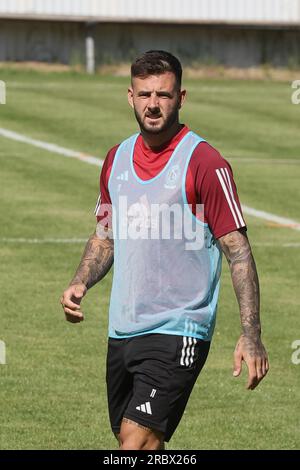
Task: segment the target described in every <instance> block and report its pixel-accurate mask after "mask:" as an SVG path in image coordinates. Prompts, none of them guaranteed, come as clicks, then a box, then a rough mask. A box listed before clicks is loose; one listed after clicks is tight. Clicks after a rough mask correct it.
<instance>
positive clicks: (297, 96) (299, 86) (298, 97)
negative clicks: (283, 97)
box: [291, 80, 300, 104]
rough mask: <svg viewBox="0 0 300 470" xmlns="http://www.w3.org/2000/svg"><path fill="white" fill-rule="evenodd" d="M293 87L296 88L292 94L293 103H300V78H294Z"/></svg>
mask: <svg viewBox="0 0 300 470" xmlns="http://www.w3.org/2000/svg"><path fill="white" fill-rule="evenodd" d="M292 88H295V91H294V92H293V93H292V96H291V100H292V103H293V104H300V80H294V81H293V82H292Z"/></svg>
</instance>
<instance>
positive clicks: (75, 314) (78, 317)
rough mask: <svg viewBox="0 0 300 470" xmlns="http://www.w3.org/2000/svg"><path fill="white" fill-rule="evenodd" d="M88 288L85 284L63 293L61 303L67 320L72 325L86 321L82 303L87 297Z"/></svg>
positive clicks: (72, 286) (74, 285) (76, 285)
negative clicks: (81, 306) (81, 307)
mask: <svg viewBox="0 0 300 470" xmlns="http://www.w3.org/2000/svg"><path fill="white" fill-rule="evenodd" d="M86 291H87V288H86V286H85V285H84V284H82V283H79V284H73V285H71V286H69V287H68V289H66V290H65V292H64V293H63V295H62V297H61V299H60V303H61V304H62V306H63V310H64V312H65V315H66V320H68V321H69V322H71V323H78V322H81V321H83V320H84V316H83V313H82V311H81V309H80V302H81V300H82V298H83V297H84V296H85V294H86Z"/></svg>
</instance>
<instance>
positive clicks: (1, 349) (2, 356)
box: [0, 340, 6, 364]
mask: <svg viewBox="0 0 300 470" xmlns="http://www.w3.org/2000/svg"><path fill="white" fill-rule="evenodd" d="M0 364H6V346H5V343H4V341H1V340H0Z"/></svg>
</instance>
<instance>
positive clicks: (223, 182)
mask: <svg viewBox="0 0 300 470" xmlns="http://www.w3.org/2000/svg"><path fill="white" fill-rule="evenodd" d="M216 173H217V176H218V178H219V181H220V183H221V186H222V189H223V191H224V194H225V197H226V199H227V202H228V205H229V208H230V210H231V213H232V216H233V218H234V222H235V225H236V226H237V228H240V224H239V222H238V219H237V217H236V215H235V212H234V209H233V207H232V203H231V199H230V196H229V194H228V191H227V187H226V183H225V181H224V179H223V176H222V174H221V172H220V170H219V169H218V170H216Z"/></svg>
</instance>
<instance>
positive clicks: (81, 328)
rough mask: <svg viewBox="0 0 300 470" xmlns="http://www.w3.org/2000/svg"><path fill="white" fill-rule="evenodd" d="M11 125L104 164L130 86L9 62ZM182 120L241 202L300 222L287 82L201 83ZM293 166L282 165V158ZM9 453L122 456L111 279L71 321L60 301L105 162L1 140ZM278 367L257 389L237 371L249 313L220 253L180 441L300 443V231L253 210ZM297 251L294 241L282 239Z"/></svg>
mask: <svg viewBox="0 0 300 470" xmlns="http://www.w3.org/2000/svg"><path fill="white" fill-rule="evenodd" d="M0 80H4V81H5V82H6V85H7V104H6V105H0V127H3V128H6V129H10V130H14V131H16V132H20V133H22V134H25V135H27V136H30V137H32V138H37V139H41V140H45V141H47V142H52V143H56V144H58V145H62V146H65V147H67V148H70V149H74V150H79V151H83V152H87V153H91V154H93V155H96V156H98V157H100V158H104V157H105V155H106V152H107V150H108V149H109V148H110V147H112V146H113V145H114V144H116V143H118V142H120V141H121V140H122V139H123V138H125V137H126V136H128V135H129V134H130V133H132V132H135V131H136V123H135V119H134V117H133V115H132V113H131V110H130V109H129V107H128V105H127V102H126V90H127V88H126V87H127V83H128V80H127V79H126V78H115V77H87V76H85V75H81V74H75V73H64V74H59V73H56V74H54V73H52V74H51V73H49V74H43V73H38V72H20V71H14V70H3V69H2V70H0ZM186 87H187V89H188V92H189V94H188V100H187V103H186V105H185V107H184V109H183V110H182V119H181V120H182V122H185V123H187V124H188V125H190V127H191V128H192V129H193V130H194V131H196V132H198V133H199V134H200V135H202V136H203V137H205V138H206V139H207V140H208V141H209V142H210V143H211V144H212V145H214V146H215V147H217V148H218V149H219V150H220V151H221V153H222V154H223V155H224V156H225V157H227V158H229V159H230V162H231V164H232V166H233V170H234V174H235V179H236V182H237V185H238V188H239V195H240V199H241V201H242V203H244V204H246V205H248V206H251V207H254V208H256V209H261V210H265V211H269V212H272V213H274V214H277V215H281V216H284V217H289V218H293V219H296V220H298V221H299V220H300V211H299V196H300V194H299V192H300V191H299V177H300V135H299V118H300V105H299V106H296V105H292V104H291V91H292V90H291V86H290V83H284V82H282V83H273V82H268V81H265V82H258V81H257V82H255V81H252V82H249V81H229V80H226V81H221V80H213V81H209V80H197V81H196V80H189V81H187V82H186ZM285 161H286V162H285ZM0 178H1V180H0V187H1V212H0V213H1V225H0V241H1V244H0V254H1V265H0V266H1V268H0V269H1V278H0V282H1V286H0V289H1V310H0V311H1V317H0V340H2V341H5V344H6V353H7V364H6V365H0V384H1V385H0V403H1V406H0V422H1V427H0V448H1V449H113V448H115V447H116V442H115V440H114V437H113V436H112V434H111V432H110V426H109V420H108V413H107V405H106V390H105V354H106V341H107V311H108V302H109V293H110V286H111V273H110V274H109V275H108V276H107V277H106V278H105V279H104V280H103V282H102V283H101V284H99V285H98V286H96V287H94V288H93V289H92V290H91V291H90V292H89V294H88V296H87V298H86V300H85V301H84V304H83V305H84V311H85V313H86V319H85V321H84V322H83V323H81V324H79V325H72V324H68V323H67V322H66V321H65V319H64V316H63V312H62V309H61V306H60V304H59V298H60V295H61V293H62V291H63V290H64V288H65V287H66V286H67V284H68V282H69V280H70V278H71V276H72V275H73V273H74V270H75V268H76V266H77V264H78V262H79V259H80V256H81V252H82V249H83V243H80V242H79V243H73V244H66V243H50V242H49V243H39V244H37V243H36V244H33V243H32V244H30V243H28V242H13V241H12V239H14V238H15V239H16V238H17V239H19V238H22V239H25V240H29V239H33V238H37V239H46V238H55V239H67V238H76V239H84V238H86V237H88V235H89V234H90V233H91V232H92V231H93V230H94V225H95V220H94V216H93V209H94V206H95V203H96V199H97V196H98V179H99V170H98V169H97V167H95V166H92V165H88V164H85V163H83V162H80V161H77V160H74V159H67V158H63V157H61V156H59V155H57V154H51V153H49V152H47V151H44V150H40V149H38V148H35V147H32V146H30V145H26V144H22V143H19V142H15V141H12V140H8V139H5V138H3V137H1V136H0ZM246 219H247V222H248V227H249V229H248V233H249V237H250V240H251V242H252V244H253V250H254V253H255V257H256V261H257V266H258V271H259V275H260V281H261V293H262V308H261V312H262V325H263V340H264V342H265V345H266V347H267V349H268V352H269V357H270V363H271V370H270V372H269V375H268V376H267V378H266V379H265V380H264V381H263V382H262V383H261V384H260V386H259V387H258V389H257V390H255V391H253V392H249V391H247V390H246V389H245V384H246V373H245V370H244V373H243V375H242V377H240V378H239V379H235V378H233V377H232V353H233V350H234V347H235V343H236V340H237V338H238V336H239V333H240V326H239V314H238V308H237V303H236V300H235V297H234V293H233V289H232V286H231V281H230V277H229V271H228V268H227V265H226V264H225V262H224V270H223V280H222V289H221V296H220V302H219V311H218V321H217V328H216V332H215V336H214V340H213V344H212V349H211V353H210V355H209V359H208V361H207V364H206V366H205V369H204V370H203V372H202V374H201V375H200V377H199V380H198V382H197V385H196V387H195V389H194V391H193V394H192V397H191V399H190V402H189V404H188V407H187V409H186V412H185V415H184V418H183V420H182V422H181V424H180V426H179V428H178V430H177V432H176V433H175V435H174V437H173V440H172V441H171V442H170V444H169V446H168V448H169V449H296V448H297V449H299V448H300V412H299V402H300V365H294V364H293V363H292V362H291V355H292V352H293V350H292V348H291V344H292V342H293V341H294V340H296V339H300V319H299V305H300V302H299V300H300V299H299V274H300V268H299V265H300V257H299V251H300V250H299V246H300V245H299V243H300V232H299V231H298V232H297V231H295V230H292V229H290V228H283V227H279V226H274V224H270V223H267V222H264V221H263V220H260V219H255V218H252V217H246ZM286 244H290V246H285V245H286Z"/></svg>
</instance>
